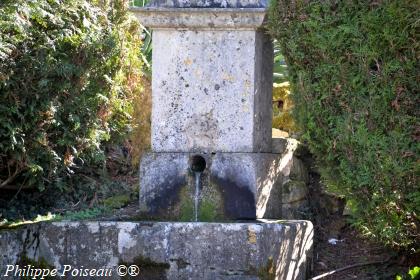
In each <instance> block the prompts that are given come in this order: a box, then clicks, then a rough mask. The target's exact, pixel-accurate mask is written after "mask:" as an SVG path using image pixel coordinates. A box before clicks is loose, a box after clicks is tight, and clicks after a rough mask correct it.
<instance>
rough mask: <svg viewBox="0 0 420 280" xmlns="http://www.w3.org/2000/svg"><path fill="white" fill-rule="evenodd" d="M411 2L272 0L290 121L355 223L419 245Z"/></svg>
mask: <svg viewBox="0 0 420 280" xmlns="http://www.w3.org/2000/svg"><path fill="white" fill-rule="evenodd" d="M418 11H419V5H418V1H414V0H413V1H411V0H398V1H397V0H394V1H392V0H385V1H368V0H358V1H336V0H328V1H321V0H315V1H309V0H276V1H273V2H272V5H271V8H270V13H269V24H268V25H269V27H268V28H269V31H270V33H271V34H272V35H273V37H274V38H275V39H277V41H278V43H279V45H280V48H281V50H282V53H283V54H284V57H285V60H286V62H287V65H288V74H289V79H290V80H291V91H292V99H293V102H294V104H295V107H294V112H293V114H294V118H295V119H296V122H297V124H298V125H299V126H300V130H302V131H303V132H304V135H303V139H302V140H304V141H306V142H307V143H308V145H309V147H310V149H311V151H312V152H313V153H314V154H315V156H316V158H317V162H318V165H319V169H320V171H321V173H322V174H321V175H322V178H323V179H324V181H325V183H326V185H327V186H328V187H329V189H330V190H333V191H335V192H337V193H339V194H342V195H344V196H345V197H346V198H347V199H348V200H350V202H351V205H353V206H354V209H353V210H354V217H353V218H354V220H353V221H354V223H355V224H356V225H358V226H359V227H360V228H361V229H363V230H364V231H365V232H366V233H367V234H370V235H371V236H373V237H375V238H377V239H379V240H381V241H383V242H384V243H386V244H389V245H392V246H395V247H401V248H407V249H408V248H413V249H414V250H415V248H417V249H418V248H420V246H419V245H420V235H419V228H420V221H419V216H418V215H419V210H420V190H419V182H418V174H419V171H420V170H419V164H418V162H419V161H418V154H419V139H420V127H419V108H420V107H419V106H418V104H420V102H419V94H418V93H419V88H418V85H419V78H418V77H419V76H418V73H419V72H418V69H419V62H418V53H419V43H418V40H417V39H416V38H417V37H416V29H418V28H419V20H418V19H419V17H418Z"/></svg>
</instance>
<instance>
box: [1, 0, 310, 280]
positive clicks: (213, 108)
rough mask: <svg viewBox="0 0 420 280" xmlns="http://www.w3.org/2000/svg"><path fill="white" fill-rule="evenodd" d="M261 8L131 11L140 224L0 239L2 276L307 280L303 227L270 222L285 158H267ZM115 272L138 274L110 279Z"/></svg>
mask: <svg viewBox="0 0 420 280" xmlns="http://www.w3.org/2000/svg"><path fill="white" fill-rule="evenodd" d="M266 5H267V3H266V2H265V1H263V0H261V1H259V0H240V1H233V0H181V1H178V0H155V1H152V3H150V4H149V6H148V7H146V8H133V9H132V11H133V13H134V14H135V15H136V16H137V17H138V19H139V20H140V22H141V23H142V24H143V25H145V26H148V27H150V28H151V29H152V30H153V71H152V73H153V77H152V80H153V81H152V103H153V107H152V151H151V152H150V153H148V154H147V155H145V156H144V157H143V159H142V161H141V167H140V213H141V217H140V218H141V220H143V221H141V222H104V221H89V222H55V223H45V224H39V225H29V226H25V227H23V228H20V229H19V230H14V231H0V252H1V254H0V275H4V272H5V269H6V267H7V264H16V263H22V258H24V260H28V259H30V260H31V262H32V263H33V264H35V266H36V264H38V265H40V264H41V263H42V264H43V265H44V266H47V267H54V268H57V269H58V270H59V271H63V269H64V268H65V267H66V265H71V266H73V267H74V268H76V269H77V268H81V267H82V268H83V267H84V268H99V269H101V268H109V269H112V270H113V273H112V275H107V277H103V279H148V280H150V279H208V280H211V279H230V280H233V279H237V280H239V279H241V280H242V279H305V277H306V275H307V271H308V270H309V269H310V266H311V265H310V264H311V251H312V238H313V227H312V224H311V223H310V222H309V221H298V220H280V219H281V218H282V217H284V216H285V214H284V213H282V208H283V207H282V196H283V191H282V190H283V188H284V183H285V180H286V179H287V178H289V177H290V173H291V160H292V158H293V155H292V153H291V152H290V150H291V149H293V147H291V146H290V145H286V144H290V143H289V142H287V143H283V144H284V145H280V146H281V147H280V148H279V145H274V146H275V147H272V144H273V142H272V137H271V94H272V61H273V49H272V43H271V40H270V38H269V37H268V36H267V35H266V34H265V33H264V20H265V18H266ZM277 144H278V143H277ZM292 146H293V145H292ZM287 180H288V179H287ZM26 263H27V262H26ZM119 265H127V266H129V265H137V266H138V267H139V268H140V272H139V274H138V275H137V276H132V277H130V276H129V275H127V276H124V277H120V276H118V274H117V271H116V270H117V267H118V266H119ZM0 278H1V276H0ZM64 278H65V279H91V278H86V277H78V276H76V277H71V275H69V276H68V277H67V276H66V277H64ZM1 279H3V278H1ZM4 279H19V278H13V277H10V278H4ZM92 279H93V278H92Z"/></svg>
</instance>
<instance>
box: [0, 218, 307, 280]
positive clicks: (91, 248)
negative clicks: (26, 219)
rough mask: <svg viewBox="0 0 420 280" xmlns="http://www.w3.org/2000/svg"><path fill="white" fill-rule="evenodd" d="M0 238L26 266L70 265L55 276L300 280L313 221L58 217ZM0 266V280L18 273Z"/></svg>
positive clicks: (9, 261) (10, 261) (0, 234)
mask: <svg viewBox="0 0 420 280" xmlns="http://www.w3.org/2000/svg"><path fill="white" fill-rule="evenodd" d="M12 237H13V238H12ZM21 237H22V238H21ZM4 238H8V239H7V240H8V242H7V243H4V244H1V249H2V254H4V253H5V252H13V254H15V255H16V256H18V257H19V258H22V257H25V258H27V259H30V260H31V262H32V265H33V266H32V268H37V266H38V265H39V264H40V263H41V260H42V263H43V264H44V265H47V266H48V267H50V268H52V269H53V268H56V269H57V270H58V273H59V275H60V276H61V275H62V273H63V272H64V269H65V265H69V266H71V270H70V271H67V272H66V273H65V275H64V277H62V278H61V279H76V280H77V279H93V278H95V279H96V278H98V279H110V280H114V279H148V280H154V279H155V280H163V279H167V280H172V279H174V280H175V279H176V280H178V279H203V280H213V279H230V280H232V279H238V280H239V279H278V280H286V279H287V280H303V279H306V278H305V277H306V273H307V271H308V268H310V266H311V258H312V257H311V256H312V239H313V227H312V224H311V223H310V222H307V221H288V222H276V221H255V222H254V223H235V224H231V223H222V224H220V223H168V222H165V223H160V222H59V223H51V224H50V223H42V224H40V225H28V226H24V227H22V228H20V229H17V230H14V233H13V232H12V233H10V232H9V231H1V232H0V240H2V239H4ZM0 256H2V255H0ZM2 263H3V264H16V263H19V259H16V258H10V259H7V261H6V262H5V261H4V259H2ZM122 264H124V265H127V266H129V265H137V266H138V267H139V268H140V271H139V275H138V276H137V277H130V276H128V275H127V276H125V277H119V276H118V274H117V267H118V265H122ZM83 269H88V270H89V271H91V270H92V269H96V270H100V269H103V270H104V271H106V272H107V273H108V274H107V276H106V277H105V276H103V277H89V276H87V277H86V276H84V277H83V276H80V274H78V273H83V271H82V270H83ZM5 270H6V267H5V266H2V267H0V275H1V276H0V277H1V279H11V280H12V279H19V277H13V276H11V277H10V274H9V276H4V275H5ZM73 271H74V272H75V274H73V276H72V275H71V273H72V272H73ZM3 276H4V277H3Z"/></svg>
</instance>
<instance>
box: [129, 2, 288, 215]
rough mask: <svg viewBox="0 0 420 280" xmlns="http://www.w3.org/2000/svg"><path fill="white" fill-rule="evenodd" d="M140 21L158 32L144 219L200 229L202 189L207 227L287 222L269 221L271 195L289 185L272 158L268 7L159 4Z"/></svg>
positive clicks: (139, 11)
mask: <svg viewBox="0 0 420 280" xmlns="http://www.w3.org/2000/svg"><path fill="white" fill-rule="evenodd" d="M132 11H133V12H134V13H135V14H136V16H137V17H138V19H139V20H140V22H142V24H143V25H145V26H148V27H150V28H151V29H152V30H153V66H152V104H153V105H152V152H151V153H149V154H147V155H146V156H144V158H143V159H142V162H141V167H140V209H141V212H142V214H144V217H143V218H148V217H154V218H160V219H170V220H192V219H193V212H194V211H193V209H192V208H193V206H194V202H195V200H196V198H195V196H196V195H197V191H196V185H197V183H198V185H199V186H198V188H199V211H198V216H199V219H200V220H226V219H255V218H257V217H258V218H262V217H265V218H269V216H277V217H276V218H278V217H279V213H274V212H275V211H276V210H273V211H274V212H272V213H271V214H269V215H268V213H266V211H265V209H267V204H269V203H270V202H269V201H268V198H267V191H268V194H269V195H270V194H271V195H272V194H274V193H276V192H279V191H278V190H276V189H278V188H279V187H277V185H278V184H277V182H278V181H279V180H280V177H281V172H280V171H279V170H280V168H281V167H280V165H281V162H280V161H279V157H278V155H276V154H272V153H271V124H272V120H271V118H272V112H271V108H272V107H271V99H272V64H273V48H272V43H271V40H270V39H269V38H268V36H267V35H266V34H265V33H264V29H263V28H262V26H263V23H264V19H265V17H266V3H265V2H263V1H257V0H248V1H247V0H244V1H233V0H228V1H226V0H223V1H217V0H210V1H201V0H191V1H184V2H181V1H171V0H167V1H166V2H165V1H160V0H157V1H152V3H151V4H150V5H149V7H146V8H134V9H133V10H132ZM197 176H198V179H197ZM197 180H198V181H197ZM275 196H276V195H275ZM277 197H278V196H277ZM268 208H270V209H271V208H273V209H275V207H268ZM279 208H280V207H279Z"/></svg>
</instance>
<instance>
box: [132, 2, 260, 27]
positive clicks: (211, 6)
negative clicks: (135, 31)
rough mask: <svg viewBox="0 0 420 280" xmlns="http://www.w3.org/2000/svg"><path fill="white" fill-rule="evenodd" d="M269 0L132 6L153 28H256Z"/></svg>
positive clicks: (155, 3)
mask: <svg viewBox="0 0 420 280" xmlns="http://www.w3.org/2000/svg"><path fill="white" fill-rule="evenodd" d="M266 4H267V3H266V0H188V1H185V0H184V1H183V0H155V1H152V2H151V3H150V4H148V6H147V7H143V8H139V7H132V8H131V9H130V10H131V11H132V12H133V13H134V14H135V15H136V17H137V18H138V20H139V21H140V22H141V23H142V24H143V25H144V26H147V27H150V28H152V29H185V30H187V29H223V30H229V29H257V28H260V27H261V26H262V24H263V22H264V19H265V15H266V9H267V8H266V6H267V5H266Z"/></svg>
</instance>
